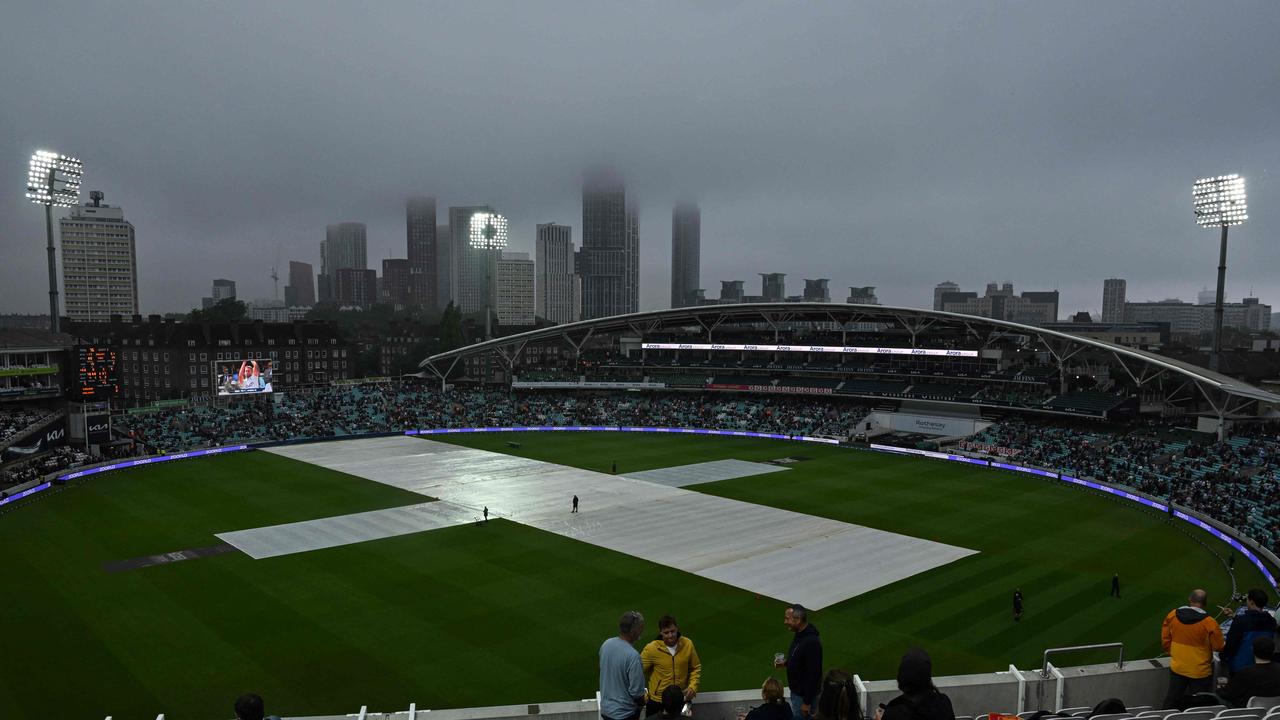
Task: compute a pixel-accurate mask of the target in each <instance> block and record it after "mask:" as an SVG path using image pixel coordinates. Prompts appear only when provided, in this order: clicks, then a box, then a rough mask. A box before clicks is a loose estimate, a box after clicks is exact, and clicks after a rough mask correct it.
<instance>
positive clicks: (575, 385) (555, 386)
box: [511, 380, 667, 390]
mask: <svg viewBox="0 0 1280 720" xmlns="http://www.w3.org/2000/svg"><path fill="white" fill-rule="evenodd" d="M511 387H512V388H515V389H516V390H520V389H542V390H662V389H664V388H666V387H667V384H666V383H660V382H606V381H588V382H562V381H554V382H552V381H548V382H538V381H536V380H517V381H515V382H513V383H511Z"/></svg>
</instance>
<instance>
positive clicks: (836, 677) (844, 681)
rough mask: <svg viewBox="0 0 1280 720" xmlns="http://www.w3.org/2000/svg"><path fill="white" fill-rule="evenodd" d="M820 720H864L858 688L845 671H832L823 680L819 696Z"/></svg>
mask: <svg viewBox="0 0 1280 720" xmlns="http://www.w3.org/2000/svg"><path fill="white" fill-rule="evenodd" d="M818 720H862V706H861V705H860V704H859V703H858V688H857V686H856V685H854V684H853V676H852V675H850V674H849V673H847V672H845V671H844V670H831V671H828V672H827V676H826V677H824V678H822V689H821V690H820V691H819V694H818Z"/></svg>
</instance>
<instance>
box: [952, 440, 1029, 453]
mask: <svg viewBox="0 0 1280 720" xmlns="http://www.w3.org/2000/svg"><path fill="white" fill-rule="evenodd" d="M959 446H960V449H961V450H972V451H973V452H980V453H985V454H987V455H999V456H1000V457H1015V456H1017V455H1018V453H1020V452H1022V451H1021V450H1015V449H1014V448H1007V447H1003V446H1001V445H991V444H989V443H978V442H970V441H968V440H964V441H961V442H960V443H959Z"/></svg>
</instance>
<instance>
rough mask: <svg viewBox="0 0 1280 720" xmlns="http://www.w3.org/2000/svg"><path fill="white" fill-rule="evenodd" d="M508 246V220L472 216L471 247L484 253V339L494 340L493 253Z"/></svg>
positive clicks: (491, 216) (489, 215)
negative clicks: (492, 323)
mask: <svg viewBox="0 0 1280 720" xmlns="http://www.w3.org/2000/svg"><path fill="white" fill-rule="evenodd" d="M506 246H507V219H506V218H505V217H503V216H502V215H499V214H497V213H476V214H475V215H472V216H471V247H473V248H475V249H477V250H482V251H484V339H485V340H490V339H492V338H493V330H492V326H491V324H490V323H491V319H490V315H491V314H492V310H491V307H490V305H491V303H492V302H493V298H494V293H493V277H492V275H493V265H494V263H493V255H492V253H493V251H495V250H497V251H499V252H501V251H502V249H503V248H505V247H506Z"/></svg>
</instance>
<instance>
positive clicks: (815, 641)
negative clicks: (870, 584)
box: [773, 603, 822, 720]
mask: <svg viewBox="0 0 1280 720" xmlns="http://www.w3.org/2000/svg"><path fill="white" fill-rule="evenodd" d="M782 622H783V624H785V625H786V626H787V629H788V630H790V631H791V632H793V633H795V637H793V638H791V647H790V648H789V649H788V650H787V654H786V656H785V657H784V658H783V659H781V660H774V661H773V666H774V667H779V668H780V667H785V668H786V669H787V685H788V686H789V687H790V688H791V712H792V716H793V717H794V718H795V720H806V719H807V718H809V717H811V716H812V715H813V710H814V705H815V703H816V702H817V700H818V690H819V688H820V687H821V685H822V640H821V639H819V637H818V628H816V627H814V626H813V625H810V624H809V611H808V610H806V609H805V607H804V606H803V605H800V604H798V603H797V604H795V605H791V606H789V607H788V608H787V611H786V613H785V614H784V615H783V618H782Z"/></svg>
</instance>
